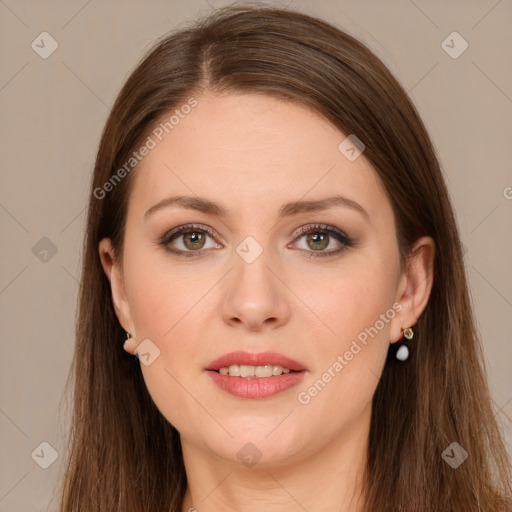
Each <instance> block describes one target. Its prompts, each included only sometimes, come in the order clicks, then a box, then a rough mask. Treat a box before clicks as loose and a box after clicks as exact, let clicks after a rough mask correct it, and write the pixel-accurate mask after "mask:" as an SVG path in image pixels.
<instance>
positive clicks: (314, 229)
mask: <svg viewBox="0 0 512 512" xmlns="http://www.w3.org/2000/svg"><path fill="white" fill-rule="evenodd" d="M189 232H199V233H203V234H204V233H206V234H208V235H210V236H211V237H212V238H215V232H214V231H213V229H211V228H209V227H207V226H203V227H201V226H199V225H197V224H187V225H184V226H179V227H177V228H174V229H171V230H170V231H168V232H167V233H166V234H165V235H164V236H163V237H162V238H161V239H160V241H159V244H160V245H162V246H163V247H164V249H165V250H166V251H167V252H170V253H173V254H177V255H179V256H185V257H186V258H191V257H192V258H193V257H197V256H201V255H202V254H204V253H205V252H206V251H208V249H204V250H198V251H182V250H180V249H171V248H170V247H169V244H170V243H171V242H172V241H173V240H174V239H176V238H179V236H180V235H183V234H186V233H189ZM309 233H324V234H327V235H329V236H332V237H333V238H335V239H336V240H338V241H339V242H341V243H342V244H343V247H341V248H340V249H337V250H335V251H328V252H316V251H305V252H307V253H311V256H309V257H310V258H324V257H328V256H335V255H338V254H340V253H341V252H342V251H344V250H345V248H347V247H353V246H354V242H353V240H352V239H351V238H350V237H349V236H348V235H346V234H345V233H344V232H343V231H341V230H339V229H337V228H335V227H334V226H329V225H328V224H314V225H311V226H305V227H302V228H300V229H299V231H298V233H297V236H296V237H295V238H294V240H297V239H300V238H302V237H303V236H304V235H307V234H309Z"/></svg>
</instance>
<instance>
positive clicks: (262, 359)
mask: <svg viewBox="0 0 512 512" xmlns="http://www.w3.org/2000/svg"><path fill="white" fill-rule="evenodd" d="M269 364H270V365H278V366H282V367H283V368H289V369H290V370H292V371H295V372H300V371H303V370H306V368H305V367H304V366H303V365H302V364H300V363H299V362H297V361H294V360H293V359H290V358H289V357H286V356H284V355H282V354H279V353H278V352H260V353H257V354H252V353H250V352H245V351H237V352H230V353H229V354H225V355H223V356H221V357H219V358H217V359H215V360H214V361H212V362H211V363H210V364H209V365H208V366H207V367H206V368H205V370H212V371H218V370H219V368H224V367H228V366H231V365H249V366H265V365H269Z"/></svg>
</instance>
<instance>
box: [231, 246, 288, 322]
mask: <svg viewBox="0 0 512 512" xmlns="http://www.w3.org/2000/svg"><path fill="white" fill-rule="evenodd" d="M269 259H270V258H268V257H267V254H266V251H263V252H262V254H261V255H260V256H259V257H258V258H256V260H254V261H252V262H251V263H248V262H247V261H245V260H244V259H243V258H242V257H240V256H239V255H238V254H237V253H236V252H234V253H233V260H234V267H233V270H232V271H231V272H230V275H229V277H228V279H227V280H226V284H225V291H224V294H223V300H222V305H221V314H222V317H223V320H224V322H225V323H226V324H228V325H230V326H233V327H239V328H244V329H246V330H248V331H264V330H269V329H276V328H278V327H281V326H283V325H285V324H286V323H287V322H288V321H289V319H290V316H291V308H290V304H289V298H290V294H289V292H288V293H287V288H286V286H285V284H284V283H283V282H282V279H280V277H278V276H279V271H278V270H277V269H273V268H271V267H272V263H271V262H270V261H269Z"/></svg>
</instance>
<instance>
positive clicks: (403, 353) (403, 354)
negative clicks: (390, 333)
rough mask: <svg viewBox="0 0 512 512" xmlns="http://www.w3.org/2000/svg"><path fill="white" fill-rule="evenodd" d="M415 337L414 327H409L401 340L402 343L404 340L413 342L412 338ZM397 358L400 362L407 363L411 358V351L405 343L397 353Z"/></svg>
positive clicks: (404, 331)
mask: <svg viewBox="0 0 512 512" xmlns="http://www.w3.org/2000/svg"><path fill="white" fill-rule="evenodd" d="M413 336H414V331H413V330H412V327H407V328H406V329H404V330H403V334H402V337H401V338H400V341H402V340H403V339H404V338H406V339H407V340H412V337H413ZM395 357H396V358H397V359H398V360H399V361H405V360H406V359H407V358H408V357H409V349H408V348H407V345H406V344H405V342H402V344H401V345H400V347H399V349H398V350H397V351H396V355H395Z"/></svg>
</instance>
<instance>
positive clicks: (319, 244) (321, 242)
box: [309, 233, 327, 249]
mask: <svg viewBox="0 0 512 512" xmlns="http://www.w3.org/2000/svg"><path fill="white" fill-rule="evenodd" d="M312 239H314V247H315V248H317V249H318V248H320V249H325V247H326V244H325V241H326V240H327V235H324V234H318V233H317V234H314V235H310V236H309V240H310V241H311V240H312Z"/></svg>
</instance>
